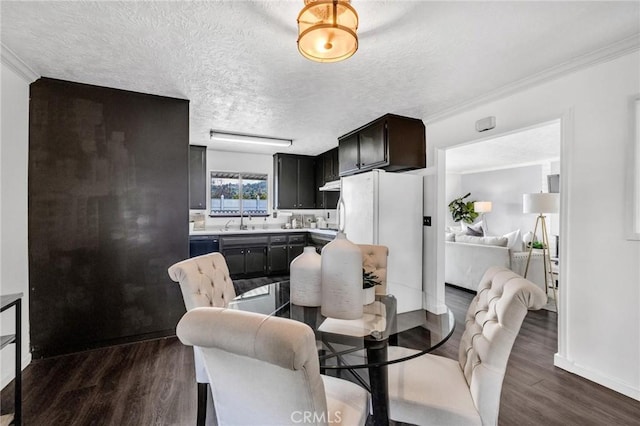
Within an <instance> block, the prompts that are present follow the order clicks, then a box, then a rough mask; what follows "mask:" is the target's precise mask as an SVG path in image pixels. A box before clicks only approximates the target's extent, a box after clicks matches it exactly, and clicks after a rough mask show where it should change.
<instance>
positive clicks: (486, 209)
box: [473, 201, 491, 235]
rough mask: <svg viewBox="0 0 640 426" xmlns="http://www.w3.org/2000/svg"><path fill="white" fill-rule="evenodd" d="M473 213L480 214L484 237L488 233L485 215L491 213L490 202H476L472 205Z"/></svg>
mask: <svg viewBox="0 0 640 426" xmlns="http://www.w3.org/2000/svg"><path fill="white" fill-rule="evenodd" d="M473 211H474V212H476V213H482V226H483V228H484V235H487V234H488V233H489V226H488V225H487V218H486V217H485V216H484V214H485V213H491V201H476V202H474V203H473Z"/></svg>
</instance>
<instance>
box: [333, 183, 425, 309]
mask: <svg viewBox="0 0 640 426" xmlns="http://www.w3.org/2000/svg"><path fill="white" fill-rule="evenodd" d="M341 180H342V186H341V197H342V199H343V201H344V212H340V216H341V218H340V219H341V220H344V230H345V233H346V234H347V238H348V239H349V240H350V241H352V242H354V243H356V244H378V245H384V246H387V247H388V248H389V259H388V263H387V292H388V294H393V295H394V296H395V297H396V299H397V302H398V312H408V311H413V310H416V309H421V308H422V299H423V296H422V198H423V183H422V182H423V179H422V176H418V175H413V174H406V173H387V172H384V171H382V170H373V171H371V172H366V173H361V174H358V175H354V176H346V177H343V178H342V179H341Z"/></svg>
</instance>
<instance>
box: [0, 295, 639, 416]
mask: <svg viewBox="0 0 640 426" xmlns="http://www.w3.org/2000/svg"><path fill="white" fill-rule="evenodd" d="M446 296H447V304H448V305H449V306H450V307H451V309H452V310H453V311H454V313H455V316H456V321H457V324H459V326H458V327H457V330H456V331H455V334H454V335H453V337H452V338H451V339H450V340H449V341H448V342H447V343H446V344H445V345H444V346H442V347H441V348H440V349H439V350H438V351H437V352H436V353H438V354H440V355H444V356H448V357H451V358H457V348H458V343H459V341H460V335H461V333H462V326H461V324H463V322H462V321H463V318H464V313H465V311H466V308H467V306H468V304H469V302H470V300H471V298H472V296H473V295H472V294H469V293H467V292H464V291H462V290H460V289H456V288H449V287H447V292H446ZM556 345H557V332H556V314H555V313H553V312H549V311H538V312H530V313H529V315H528V316H527V318H526V319H525V322H524V324H523V326H522V330H521V332H520V335H519V337H518V339H517V340H516V343H515V346H514V349H513V352H512V354H511V358H510V360H509V366H508V369H507V374H506V377H505V381H504V386H503V391H502V402H501V405H500V420H499V424H500V425H503V426H511V425H519V426H526V425H532V426H533V425H535V426H539V425H580V426H583V425H640V402H638V401H635V400H633V399H631V398H627V397H624V396H622V395H620V394H618V393H616V392H613V391H611V390H609V389H606V388H604V387H602V386H599V385H596V384H594V383H592V382H590V381H588V380H586V379H583V378H580V377H578V376H575V375H573V374H570V373H567V372H565V371H563V370H561V369H559V368H556V367H554V366H553V354H554V353H555V352H556ZM23 377H24V382H23V387H24V394H23V401H24V402H23V406H24V408H23V410H24V424H25V425H38V426H39V425H65V426H67V425H118V426H119V425H194V424H195V409H196V407H195V400H196V398H195V390H196V389H195V382H194V371H193V356H192V350H191V348H187V347H184V346H182V344H180V342H179V341H178V340H177V339H175V338H169V339H162V340H154V341H147V342H142V343H135V344H130V345H123V346H117V347H111V348H107V349H99V350H94V351H90V352H84V353H80V354H74V355H67V356H62V357H58V358H53V359H47V360H42V361H39V362H34V363H32V364H31V365H30V366H29V367H27V369H26V370H25V371H24V374H23ZM11 389H12V386H11V385H9V386H8V387H7V388H5V391H3V392H2V395H1V403H2V412H3V413H5V412H11V411H12V404H13V402H12V401H13V395H12V392H11Z"/></svg>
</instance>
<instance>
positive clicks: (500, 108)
mask: <svg viewBox="0 0 640 426" xmlns="http://www.w3.org/2000/svg"><path fill="white" fill-rule="evenodd" d="M639 75H640V54H639V53H638V51H637V50H635V51H634V52H633V53H629V54H627V55H625V56H622V57H618V58H615V59H612V60H610V61H608V62H603V63H599V64H596V65H593V66H591V67H589V68H587V69H583V70H580V71H577V72H574V73H571V74H568V75H565V76H563V77H560V78H557V79H555V80H551V81H548V82H544V83H540V84H537V85H535V86H533V87H530V88H529V89H526V90H522V91H520V92H518V93H515V94H513V95H510V96H507V97H504V98H502V99H499V100H495V101H490V102H487V103H486V104H484V105H480V106H477V107H472V108H471V109H469V110H467V111H465V112H461V113H458V114H456V115H453V116H450V117H447V118H443V119H440V120H438V121H435V122H431V123H429V122H427V140H428V141H429V143H428V146H427V148H428V155H427V159H428V160H429V162H430V163H431V164H433V162H434V161H435V160H434V158H438V157H437V155H436V152H437V151H438V150H440V149H443V148H446V147H450V146H455V145H458V144H461V143H466V142H469V141H472V140H475V139H478V136H479V134H478V133H476V132H475V129H474V123H475V121H476V120H478V119H479V118H482V117H486V116H490V115H491V116H495V117H496V120H497V124H498V125H497V127H496V128H495V129H493V130H491V131H489V132H490V133H491V134H494V135H497V134H500V133H505V132H510V131H515V130H517V129H521V128H524V127H528V126H531V125H534V124H538V123H544V122H547V121H550V120H552V119H557V118H561V119H562V138H563V141H562V153H561V167H560V169H561V170H560V174H561V176H562V179H561V194H560V198H561V211H562V214H561V224H560V232H561V243H560V246H561V252H560V258H561V262H562V263H561V265H560V306H559V317H558V332H559V348H558V353H557V354H556V357H555V363H556V365H557V366H559V367H561V368H564V369H566V370H568V371H571V372H574V373H577V374H579V375H581V376H584V377H586V378H589V379H591V380H593V381H596V382H598V383H601V384H603V385H604V386H607V387H610V388H612V389H614V390H617V391H619V392H621V393H624V394H626V395H628V396H631V397H632V398H635V399H640V266H639V263H640V242H638V241H629V240H627V239H626V238H625V236H626V234H625V231H626V229H625V223H624V218H625V212H624V208H625V166H626V165H627V163H626V161H625V155H626V149H627V146H628V145H629V143H630V140H631V139H630V138H632V135H633V128H634V127H633V109H632V105H633V99H634V97H635V96H637V95H638V93H640V79H639V78H638V76H639ZM489 132H487V133H489ZM487 133H483V135H482V136H483V137H487V136H490V134H487ZM594 201H596V203H595V204H594ZM594 205H597V206H598V208H597V210H594ZM439 244H440V245H441V248H442V249H444V242H443V241H440V243H439ZM439 284H441V285H443V283H439Z"/></svg>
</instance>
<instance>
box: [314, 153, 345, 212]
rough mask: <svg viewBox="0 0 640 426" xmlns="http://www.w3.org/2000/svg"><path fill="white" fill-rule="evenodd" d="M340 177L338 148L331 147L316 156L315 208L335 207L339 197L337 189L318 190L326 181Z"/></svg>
mask: <svg viewBox="0 0 640 426" xmlns="http://www.w3.org/2000/svg"><path fill="white" fill-rule="evenodd" d="M339 179H340V170H339V167H338V148H334V149H331V150H329V151H327V152H324V153H322V154H320V155H318V156H317V157H316V208H318V209H335V208H336V207H337V206H338V199H339V198H340V192H339V191H320V190H318V188H320V187H321V186H323V185H324V184H325V183H327V182H331V181H334V180H339Z"/></svg>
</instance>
